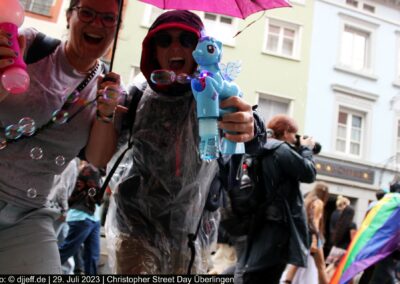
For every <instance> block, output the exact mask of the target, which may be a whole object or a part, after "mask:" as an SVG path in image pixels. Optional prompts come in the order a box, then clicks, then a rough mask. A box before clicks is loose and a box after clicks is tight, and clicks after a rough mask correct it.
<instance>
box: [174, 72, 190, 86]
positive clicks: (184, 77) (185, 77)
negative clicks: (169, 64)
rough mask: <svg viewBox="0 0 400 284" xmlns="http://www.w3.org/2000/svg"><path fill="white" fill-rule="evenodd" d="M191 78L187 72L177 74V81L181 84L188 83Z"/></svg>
mask: <svg viewBox="0 0 400 284" xmlns="http://www.w3.org/2000/svg"><path fill="white" fill-rule="evenodd" d="M190 80H192V77H191V76H189V75H188V74H186V73H181V74H179V75H178V76H176V81H177V82H178V83H179V84H187V83H189V82H190Z"/></svg>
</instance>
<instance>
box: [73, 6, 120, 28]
mask: <svg viewBox="0 0 400 284" xmlns="http://www.w3.org/2000/svg"><path fill="white" fill-rule="evenodd" d="M71 10H76V11H77V13H78V18H79V20H80V21H81V22H83V23H87V24H89V23H91V22H93V21H94V20H95V19H96V17H99V18H100V21H101V23H102V24H103V26H104V27H106V28H113V27H115V26H116V25H117V22H118V15H116V14H113V13H99V12H96V11H95V10H93V9H90V8H87V7H78V6H77V7H73V8H72V9H71Z"/></svg>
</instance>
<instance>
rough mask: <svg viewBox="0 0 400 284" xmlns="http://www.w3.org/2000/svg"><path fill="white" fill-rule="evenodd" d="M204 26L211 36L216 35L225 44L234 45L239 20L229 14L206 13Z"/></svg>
mask: <svg viewBox="0 0 400 284" xmlns="http://www.w3.org/2000/svg"><path fill="white" fill-rule="evenodd" d="M203 20H204V26H205V28H206V31H207V34H208V35H209V36H212V37H215V38H216V39H218V40H220V41H221V42H222V43H224V44H228V45H234V44H235V39H234V38H233V36H234V35H235V33H236V30H237V26H238V24H237V20H235V19H234V18H232V17H229V16H222V15H216V14H211V13H204V17H203Z"/></svg>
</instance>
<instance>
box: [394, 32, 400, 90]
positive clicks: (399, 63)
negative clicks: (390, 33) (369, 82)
mask: <svg viewBox="0 0 400 284" xmlns="http://www.w3.org/2000/svg"><path fill="white" fill-rule="evenodd" d="M395 84H396V85H400V32H398V33H397V60H396V78H395Z"/></svg>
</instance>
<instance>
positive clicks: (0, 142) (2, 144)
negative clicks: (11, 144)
mask: <svg viewBox="0 0 400 284" xmlns="http://www.w3.org/2000/svg"><path fill="white" fill-rule="evenodd" d="M5 147H7V139H6V138H3V137H0V150H3V149H4V148H5Z"/></svg>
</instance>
